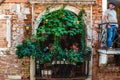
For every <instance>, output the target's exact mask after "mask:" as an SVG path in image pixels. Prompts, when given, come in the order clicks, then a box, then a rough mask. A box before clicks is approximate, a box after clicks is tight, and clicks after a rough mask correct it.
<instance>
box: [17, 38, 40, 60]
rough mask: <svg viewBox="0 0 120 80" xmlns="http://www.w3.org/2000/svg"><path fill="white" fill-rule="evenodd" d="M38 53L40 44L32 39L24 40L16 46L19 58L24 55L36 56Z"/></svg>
mask: <svg viewBox="0 0 120 80" xmlns="http://www.w3.org/2000/svg"><path fill="white" fill-rule="evenodd" d="M40 53H41V50H40V45H39V44H38V43H37V42H35V41H32V40H25V41H23V42H22V43H20V44H18V45H17V46H16V55H17V56H18V58H19V59H20V58H23V57H25V56H27V57H30V56H33V57H38V56H39V54H40Z"/></svg>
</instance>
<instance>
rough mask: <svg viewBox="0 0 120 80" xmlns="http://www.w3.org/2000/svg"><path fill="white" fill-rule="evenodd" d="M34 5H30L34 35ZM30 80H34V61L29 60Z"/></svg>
mask: <svg viewBox="0 0 120 80" xmlns="http://www.w3.org/2000/svg"><path fill="white" fill-rule="evenodd" d="M34 17H35V16H34V3H32V34H34ZM30 80H35V60H34V59H33V58H32V57H31V58H30Z"/></svg>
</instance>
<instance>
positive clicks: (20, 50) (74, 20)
mask: <svg viewBox="0 0 120 80" xmlns="http://www.w3.org/2000/svg"><path fill="white" fill-rule="evenodd" d="M84 14H85V10H81V11H80V12H79V15H78V16H76V15H75V14H74V13H72V12H70V11H68V10H64V8H62V9H60V10H57V11H53V12H51V13H49V11H47V13H46V14H45V15H43V17H42V22H41V24H40V26H39V27H38V28H37V34H36V38H37V40H25V41H23V42H22V43H20V44H18V45H17V46H16V54H17V56H18V58H23V57H24V56H27V57H30V56H32V57H34V58H40V63H46V62H51V61H52V60H54V59H56V60H66V61H68V62H69V63H72V62H82V61H83V60H84V56H87V55H89V56H90V55H91V54H90V51H91V50H90V49H88V48H87V47H86V42H85V27H84V26H85V25H84V18H83V16H84ZM76 34H79V35H80V37H81V40H80V44H81V47H82V49H81V51H80V52H75V51H73V50H67V49H62V48H61V46H60V44H59V42H60V39H61V37H62V36H63V35H69V36H75V35H76ZM49 35H53V38H54V39H53V40H54V50H52V51H48V52H45V51H44V50H42V48H41V45H40V43H41V42H45V41H46V40H47V38H48V36H49ZM87 49H88V50H87Z"/></svg>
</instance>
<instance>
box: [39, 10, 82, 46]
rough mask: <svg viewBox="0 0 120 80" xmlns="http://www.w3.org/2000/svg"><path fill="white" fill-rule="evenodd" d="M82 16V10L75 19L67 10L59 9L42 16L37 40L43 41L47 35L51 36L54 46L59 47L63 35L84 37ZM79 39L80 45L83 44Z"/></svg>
mask: <svg viewBox="0 0 120 80" xmlns="http://www.w3.org/2000/svg"><path fill="white" fill-rule="evenodd" d="M82 14H83V10H81V11H80V13H79V16H78V17H77V16H76V15H75V14H74V13H72V12H70V11H68V10H64V9H60V10H57V11H53V12H51V13H48V14H45V15H43V19H42V22H41V23H42V25H41V26H39V27H38V28H37V38H38V40H39V41H45V40H46V39H47V37H48V35H50V34H52V35H53V38H54V45H59V40H60V38H61V36H63V35H65V34H69V35H70V36H74V35H76V34H81V36H84V21H83V19H82V18H83V15H82ZM81 39H82V40H81V41H82V42H81V43H83V42H84V39H83V38H81ZM82 46H83V45H82Z"/></svg>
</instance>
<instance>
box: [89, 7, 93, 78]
mask: <svg viewBox="0 0 120 80" xmlns="http://www.w3.org/2000/svg"><path fill="white" fill-rule="evenodd" d="M92 10H93V5H91V6H90V16H91V17H90V18H91V30H92V25H93V20H92ZM91 35H93V34H91ZM91 46H92V43H91ZM92 52H93V50H92ZM92 56H93V54H92ZM92 62H93V58H91V62H90V75H91V77H90V79H89V80H92V66H93V65H92Z"/></svg>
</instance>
